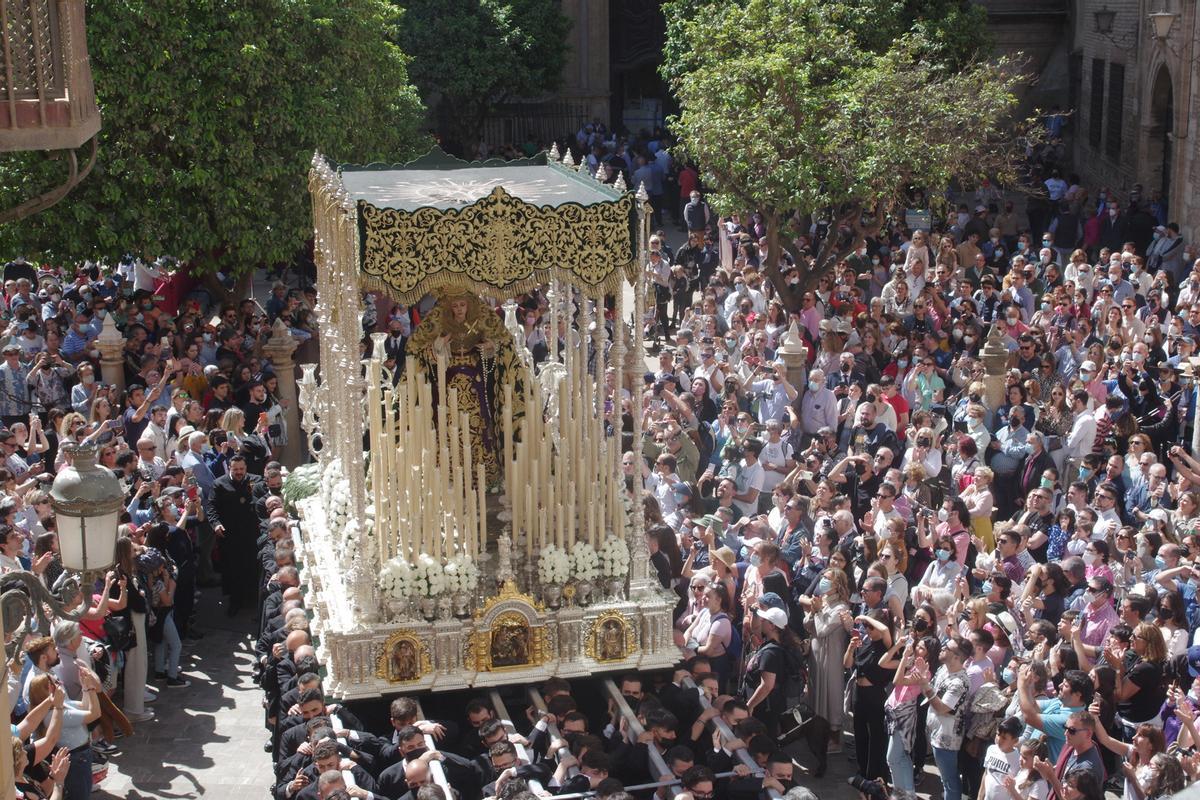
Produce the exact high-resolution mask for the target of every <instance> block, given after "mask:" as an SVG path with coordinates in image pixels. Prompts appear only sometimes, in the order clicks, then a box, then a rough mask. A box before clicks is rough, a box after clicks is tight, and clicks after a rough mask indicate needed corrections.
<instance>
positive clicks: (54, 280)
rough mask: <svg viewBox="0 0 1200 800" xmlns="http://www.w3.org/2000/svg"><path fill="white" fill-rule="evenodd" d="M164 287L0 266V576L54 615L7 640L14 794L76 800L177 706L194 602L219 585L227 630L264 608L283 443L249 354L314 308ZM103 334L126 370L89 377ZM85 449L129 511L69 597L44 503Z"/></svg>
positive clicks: (119, 269) (138, 272)
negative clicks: (175, 292) (27, 589)
mask: <svg viewBox="0 0 1200 800" xmlns="http://www.w3.org/2000/svg"><path fill="white" fill-rule="evenodd" d="M174 278H175V276H173V275H172V274H170V273H169V272H168V271H167V270H166V269H164V265H163V264H150V265H148V264H145V263H143V262H141V261H138V260H135V259H132V258H126V259H123V260H122V261H121V262H120V263H119V264H117V265H115V266H114V267H112V268H109V267H104V266H101V265H96V264H92V263H85V264H83V265H82V266H80V267H78V268H77V269H67V270H62V269H58V268H51V267H35V266H34V265H31V264H28V263H26V262H24V261H15V262H11V263H9V264H8V265H6V267H5V270H4V291H3V297H2V298H0V318H3V320H4V321H3V333H2V334H0V356H2V358H3V363H2V364H0V422H2V424H3V427H2V428H0V449H2V450H3V456H2V458H3V461H2V463H0V484H3V498H0V576H3V575H7V574H9V573H13V572H25V573H28V575H27V577H28V576H32V579H33V580H37V581H41V582H42V584H43V585H44V587H45V589H47V590H48V591H49V592H50V593H52V594H53V595H54V596H55V597H56V598H57V600H58V601H59V602H60V603H61V604H62V609H63V611H62V613H60V614H57V615H56V616H55V617H54V618H53V619H52V620H51V623H50V625H49V626H48V628H46V627H44V626H43V627H37V626H36V624H35V622H33V621H30V622H27V623H26V624H25V625H23V626H21V628H19V629H17V630H11V629H10V630H7V631H6V632H5V634H6V637H7V638H6V643H7V644H10V645H12V644H16V643H19V644H20V649H19V650H18V651H17V652H16V653H15V654H14V656H13V658H12V659H11V660H10V662H9V670H8V673H7V675H8V699H9V709H10V711H11V712H12V722H13V737H12V742H13V761H14V776H15V782H16V791H17V794H16V796H17V797H18V798H27V799H31V798H53V800H64V799H65V800H82V798H86V797H88V796H89V795H90V794H91V792H92V790H93V788H94V787H96V786H99V785H100V784H101V782H102V781H103V779H104V777H105V775H106V773H107V769H108V767H107V762H108V760H109V759H111V758H119V757H120V754H121V749H122V745H123V744H125V743H127V742H128V741H130V739H129V738H128V737H129V736H130V735H131V734H132V732H133V727H134V725H151V724H154V722H155V713H154V712H155V709H156V708H160V707H162V706H164V705H169V704H172V703H176V704H177V703H179V702H180V700H179V698H180V697H181V696H182V695H180V694H174V693H173V691H172V690H175V689H182V688H185V687H187V686H189V685H190V681H191V678H190V677H189V676H188V675H186V674H185V673H183V672H181V667H180V665H181V659H182V658H183V656H184V652H185V649H188V648H195V647H196V646H197V642H199V641H200V640H201V639H203V637H204V633H203V631H202V630H200V626H198V625H197V622H198V620H197V612H196V609H197V605H196V602H197V599H198V598H199V597H200V592H201V589H202V587H207V586H213V587H216V586H222V587H223V591H224V593H225V594H226V595H227V598H226V604H227V608H228V613H229V614H230V615H231V616H232V615H233V614H236V613H238V612H239V611H240V610H243V609H244V610H246V611H249V610H251V609H253V608H255V607H257V605H258V602H259V599H260V598H259V594H258V590H257V588H256V581H257V577H258V574H259V571H260V565H259V561H258V560H257V559H258V556H259V553H258V551H257V548H256V542H257V540H258V538H259V537H260V536H262V535H265V534H264V531H266V532H268V533H270V532H271V531H274V530H275V528H274V527H272V526H273V525H275V526H277V525H278V523H279V520H280V517H281V515H282V513H283V512H282V499H281V497H280V492H281V487H282V480H283V472H282V469H281V467H280V464H279V463H278V461H276V460H275V458H276V456H277V454H278V452H279V449H280V448H281V447H282V446H283V445H284V444H285V443H286V437H287V436H288V434H289V432H288V431H287V430H286V425H285V423H284V415H283V406H282V404H281V403H280V401H279V400H278V399H277V398H276V397H275V390H276V387H277V385H278V379H279V378H278V376H277V375H275V374H273V373H272V371H271V366H270V362H269V361H268V360H267V359H266V358H265V357H264V356H263V354H262V351H261V345H262V343H263V342H264V341H265V338H266V333H265V332H266V331H268V329H269V325H270V324H271V323H272V322H274V321H275V320H277V319H283V321H284V324H286V325H289V326H292V327H297V328H302V327H303V326H304V324H305V319H304V318H305V316H307V315H308V314H310V313H311V310H310V309H311V302H312V297H311V295H309V296H305V294H304V293H302V292H299V291H295V290H288V288H287V287H286V286H284V285H283V284H279V285H278V286H277V287H276V288H275V289H274V290H273V291H272V295H271V297H270V298H269V299H268V300H267V303H266V306H265V307H263V306H261V305H259V304H258V303H256V302H254V301H248V302H245V303H241V304H237V305H227V306H223V305H221V304H220V303H219V302H216V301H214V300H213V298H212V297H211V296H210V295H208V294H207V293H206V292H204V291H197V292H195V293H193V294H191V295H189V296H188V297H187V298H185V299H183V300H182V301H181V302H180V303H179V304H178V306H177V307H173V308H168V304H167V303H165V302H164V298H163V296H162V295H160V294H158V293H157V292H158V291H159V290H161V289H163V288H164V287H165V286H166V285H167V284H169V283H170V282H171V281H172V280H174ZM106 325H108V326H111V325H115V327H116V330H117V331H118V332H119V333H120V335H121V336H122V338H123V341H124V350H123V353H122V356H123V357H122V360H121V363H120V364H119V366H118V369H119V370H120V372H121V373H122V374H113V372H112V369H113V367H112V366H111V365H110V366H107V367H102V365H101V352H100V345H99V344H98V343H97V339H98V337H99V336H100V333H101V331H102V329H103V328H104V327H105V326H106ZM299 333H302V331H299V330H298V331H297V334H299ZM122 386H123V387H124V388H123V389H122V388H119V387H122ZM292 435H296V433H295V432H293V433H292ZM85 449H90V450H91V451H92V454H93V455H92V456H91V457H94V458H95V460H96V463H98V464H99V465H101V466H102V467H105V468H107V469H110V470H112V471H113V473H114V475H115V476H116V477H117V478H118V479H119V481H120V485H121V488H122V490H123V491H124V493H125V497H124V500H123V502H122V506H123V507H122V510H121V511H120V525H119V529H118V535H119V538H118V539H117V545H116V551H115V554H114V557H113V562H114V563H113V566H112V568H111V569H110V570H109V571H108V572H107V574H106V575H104V576H103V578H102V579H100V580H97V582H96V583H95V584H87V585H83V586H79V585H78V583H77V582H76V581H74V580H72V578H73V577H77V576H73V575H72V574H71V573H69V572H66V571H65V570H64V566H63V564H62V563H61V559H60V556H59V542H58V538H57V526H56V524H55V510H54V506H53V503H52V501H51V496H50V489H51V487H52V485H53V482H54V479H55V476H56V475H57V474H58V472H59V470H60V469H62V468H63V467H64V466H65V465H69V464H71V463H72V462H73V460H74V459H75V458H80V457H87V456H82V455H81V450H85ZM271 555H272V558H273V559H274V561H273V562H272V563H271V564H268V565H264V567H263V568H264V569H265V571H266V574H268V575H269V576H272V578H273V579H274V578H275V576H277V575H283V576H286V574H287V573H288V570H291V573H292V574H294V572H295V569H294V567H293V566H292V559H293V554H292V551H290V550H289V549H287V548H286V547H282V546H281V547H278V548H277V549H275V550H274V551H272V553H271ZM35 602H36V601H35ZM72 618H74V619H72ZM202 623H203V621H201V624H202ZM122 738H124V739H125V742H122V741H121V739H122Z"/></svg>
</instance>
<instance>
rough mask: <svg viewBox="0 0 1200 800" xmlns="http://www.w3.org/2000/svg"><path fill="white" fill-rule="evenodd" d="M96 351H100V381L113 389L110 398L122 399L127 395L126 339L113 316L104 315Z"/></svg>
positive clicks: (97, 338)
mask: <svg viewBox="0 0 1200 800" xmlns="http://www.w3.org/2000/svg"><path fill="white" fill-rule="evenodd" d="M96 349H97V350H99V351H100V380H101V381H103V382H104V383H107V384H108V385H109V386H110V387H111V388H110V389H109V394H108V396H109V397H120V396H121V395H123V394H124V393H125V363H124V358H123V356H124V353H125V337H123V336H122V335H121V332H120V331H118V330H117V325H116V323H115V322H113V318H112V314H105V315H104V326H103V327H102V328H101V329H100V335H99V336H98V337H96Z"/></svg>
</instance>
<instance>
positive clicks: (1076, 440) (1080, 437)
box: [1064, 389, 1096, 481]
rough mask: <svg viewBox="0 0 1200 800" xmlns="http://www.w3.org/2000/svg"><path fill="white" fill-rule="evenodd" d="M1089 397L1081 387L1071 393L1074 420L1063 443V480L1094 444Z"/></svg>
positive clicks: (1093, 421)
mask: <svg viewBox="0 0 1200 800" xmlns="http://www.w3.org/2000/svg"><path fill="white" fill-rule="evenodd" d="M1089 399H1090V396H1089V395H1088V393H1087V392H1085V391H1084V390H1083V389H1076V390H1075V391H1074V392H1072V394H1071V413H1072V414H1074V415H1075V421H1074V422H1073V423H1072V424H1071V433H1070V434H1068V435H1067V442H1066V444H1065V445H1064V449H1065V450H1066V451H1067V462H1066V469H1065V473H1066V474H1065V475H1064V481H1065V480H1067V478H1068V477H1069V476H1072V475H1074V474H1075V473H1076V470H1078V468H1079V464H1080V463H1081V462H1082V461H1083V459H1084V457H1085V456H1086V455H1087V454H1088V453H1090V452H1092V447H1093V446H1094V445H1095V444H1096V418H1095V417H1094V416H1092V412H1091V411H1089V410H1088V400H1089Z"/></svg>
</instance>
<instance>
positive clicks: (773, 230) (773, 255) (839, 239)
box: [762, 203, 883, 314]
mask: <svg viewBox="0 0 1200 800" xmlns="http://www.w3.org/2000/svg"><path fill="white" fill-rule="evenodd" d="M864 211H866V209H864V208H863V206H862V204H859V203H856V204H854V205H852V206H848V207H846V208H844V209H842V212H841V213H840V214H839V215H838V216H836V217H834V218H833V219H832V220H831V222H830V227H829V232H828V234H827V235H826V236H825V238H824V240H822V242H821V246H820V247H819V248H817V251H816V252H815V253H813V263H812V266H811V267H809V266H807V264H806V262H805V261H804V259H802V258H800V253H799V251H798V250H796V248H795V246H794V245H793V244H792V239H791V237H790V236H789V232H788V231H787V230H786V228H787V223H788V221H789V220H790V219H791V217H790V216H789V217H788V218H787V219H785V218H784V217H783V215H782V214H781V213H780V212H778V211H774V210H772V211H764V212H763V219H764V220H765V221H766V223H767V259H766V262H765V263H764V264H763V266H762V271H763V274H765V275H766V276H767V277H768V278H770V279H771V284H772V285H773V286H774V287H775V291H776V294H777V295H778V297H779V302H781V303H783V307H784V308H785V309H787V312H788V314H799V313H800V311H801V310H802V309H803V307H804V302H803V301H804V293H805V292H808V291H815V290H816V288H817V284H818V283H820V281H821V278H823V277H825V276H826V275H828V274H830V273H831V272H833V270H834V268H835V267H837V265H838V264H839V263H841V261H842V260H843V259H845V258H846V257H847V256H849V255H850V254H851V253H853V252H854V251H855V250H857V249H858V248H859V246H861V245H862V244H863V243H864V242H865V241H866V240H867V238H869V237H871V236H874V235H875V234H877V233H879V231H880V229H881V228H882V227H883V208H882V207H881V206H880V204H879V203H876V204H875V205H874V207H873V208H872V209H871V212H870V213H871V218H872V222H870V223H869V224H866V225H864V224H863V222H862V217H863V212H864ZM844 225H849V226H850V230H851V235H850V236H849V237H844V236H843V235H842V233H841V230H842V227H843V226H844ZM784 250H786V251H787V252H788V253H789V254H790V255H791V256H792V260H793V261H794V262H795V263H796V264H797V265H798V266H799V272H800V283H799V284H797V285H796V286H794V287H793V286H788V285H787V282H786V281H785V280H784V279H783V271H782V270H780V269H779V266H778V265H779V264H780V263H782V259H781V256H782V255H783V251H784Z"/></svg>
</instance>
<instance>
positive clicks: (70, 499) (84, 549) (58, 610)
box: [0, 444, 124, 749]
mask: <svg viewBox="0 0 1200 800" xmlns="http://www.w3.org/2000/svg"><path fill="white" fill-rule="evenodd" d="M63 452H64V454H66V455H67V456H69V457H70V458H71V463H70V464H68V465H67V466H65V467H63V469H62V470H60V471H59V473H58V476H57V477H55V479H54V484H53V485H52V486H51V487H50V503H51V505H52V506H53V508H54V512H55V519H56V521H57V523H58V552H59V558H60V559H61V560H62V565H63V567H64V568H65V569H66V570H67V571H68V573H79V574H80V577H79V578H76V577H74V576H73V575H70V576H69V577H67V578H66V579H65V582H64V583H63V585H62V588H61V591H60V592H59V595H60V596H61V597H62V600H59V598H58V597H55V596H54V595H53V594H51V593H50V590H49V589H47V588H46V586H45V584H43V583H42V581H41V579H40V578H39V577H38V576H37V575H34V574H33V573H32V572H26V571H24V570H19V571H16V572H9V573H6V574H5V575H3V576H0V620H2V621H3V625H4V627H3V630H6V631H10V632H13V633H15V634H16V637H15V638H14V639H13V640H12V641H9V642H6V644H5V650H6V653H7V657H8V659H9V660H11V659H13V658H16V657H18V656H19V654H20V652H21V645H22V643H23V642H24V640H25V638H26V637H27V636H28V635H29V633H30V631H31V630H33V629H34V627H35V625H36V628H37V630H38V631H40V632H41V633H42V634H44V635H48V634H49V633H50V622H51V620H50V615H53V616H55V617H59V618H62V619H70V620H75V621H78V620H79V619H80V618H81V617H82V616H83V614H84V613H85V612H86V611H87V609H88V603H87V602H84V603H83V604H82V605H80V606H79V607H78V608H76V609H75V611H73V612H68V611H66V607H65V604H64V602H63V601H67V603H69V601H70V600H71V598H73V597H74V596H75V595H76V594H77V593H78V592H79V589H80V583H81V581H82V584H83V586H90V585H91V583H93V582H94V580H95V578H96V577H97V576H98V575H99V573H101V572H102V571H103V570H106V569H108V568H109V567H110V566H112V563H113V560H114V555H115V552H116V548H117V518H118V514H120V510H121V503H122V501H123V499H124V493H123V492H122V491H121V484H120V482H119V481H118V480H117V478H116V476H115V475H113V473H112V471H111V470H107V469H105V468H104V467H100V466H97V464H96V447H95V445H74V444H64V445H63ZM47 609H48V610H49V612H50V615H47V613H46V611H47ZM0 749H2V748H0Z"/></svg>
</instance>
